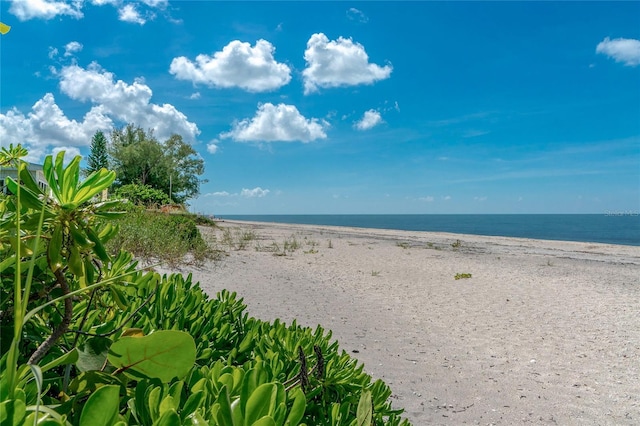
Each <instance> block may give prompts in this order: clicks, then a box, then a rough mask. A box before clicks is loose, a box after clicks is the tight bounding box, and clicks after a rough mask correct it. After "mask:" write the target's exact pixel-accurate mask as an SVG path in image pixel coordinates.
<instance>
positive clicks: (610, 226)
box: [222, 213, 640, 246]
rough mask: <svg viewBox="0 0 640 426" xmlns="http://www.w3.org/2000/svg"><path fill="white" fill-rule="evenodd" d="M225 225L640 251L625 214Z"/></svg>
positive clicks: (633, 217) (312, 218)
mask: <svg viewBox="0 0 640 426" xmlns="http://www.w3.org/2000/svg"><path fill="white" fill-rule="evenodd" d="M222 219H230V220H234V219H235V220H246V221H253V222H278V223H297V224H307V225H331V226H353V227H359V228H378V229H399V230H404V231H432V232H452V233H457V234H475V235H495V236H503V237H522V238H535V239H540V240H562V241H582V242H598V243H608V244H623V245H632V246H640V216H639V215H638V214H637V213H624V214H619V215H618V214H579V215H574V214H535V215H527V214H505V215H502V214H483V215H465V214H455V215H441V214H433V215H431V214H426V215H229V216H224V217H222Z"/></svg>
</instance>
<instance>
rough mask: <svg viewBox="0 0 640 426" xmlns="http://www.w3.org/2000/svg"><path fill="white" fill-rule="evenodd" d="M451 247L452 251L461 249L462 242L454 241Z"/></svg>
mask: <svg viewBox="0 0 640 426" xmlns="http://www.w3.org/2000/svg"><path fill="white" fill-rule="evenodd" d="M451 247H453V248H454V249H459V248H460V247H462V241H460V240H455V241H454V242H453V243H451Z"/></svg>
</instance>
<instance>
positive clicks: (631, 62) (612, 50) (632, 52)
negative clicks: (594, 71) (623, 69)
mask: <svg viewBox="0 0 640 426" xmlns="http://www.w3.org/2000/svg"><path fill="white" fill-rule="evenodd" d="M596 53H601V54H604V55H607V56H608V57H610V58H613V59H615V61H616V62H623V63H624V64H625V65H626V66H629V67H635V66H638V65H640V40H636V39H633V38H615V39H613V40H611V39H610V38H609V37H606V38H605V39H604V40H602V41H601V42H600V43H598V46H596Z"/></svg>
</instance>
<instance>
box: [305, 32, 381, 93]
mask: <svg viewBox="0 0 640 426" xmlns="http://www.w3.org/2000/svg"><path fill="white" fill-rule="evenodd" d="M304 59H305V61H306V62H307V67H306V68H305V69H304V71H302V76H303V79H304V93H305V94H309V93H312V92H315V91H317V90H318V88H329V87H341V86H355V85H359V84H373V83H374V82H376V81H378V80H384V79H386V78H389V76H390V75H391V71H392V70H393V67H392V66H391V65H385V66H383V67H381V66H379V65H376V64H371V63H369V56H368V55H367V53H366V51H365V50H364V46H362V45H361V44H360V43H354V42H353V40H351V39H350V38H348V39H346V38H343V37H339V38H338V40H331V41H329V39H328V38H327V36H326V35H324V34H323V33H317V34H313V35H312V36H311V38H310V39H309V41H308V42H307V50H305V52H304Z"/></svg>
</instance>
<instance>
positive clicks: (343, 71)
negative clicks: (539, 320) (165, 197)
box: [0, 0, 640, 216]
mask: <svg viewBox="0 0 640 426" xmlns="http://www.w3.org/2000/svg"><path fill="white" fill-rule="evenodd" d="M0 12H1V18H0V20H1V21H2V22H4V23H5V24H8V25H10V26H11V31H10V32H9V33H8V34H6V35H3V36H1V37H0V43H1V45H0V46H1V47H0V49H1V51H0V55H1V67H0V69H1V77H0V78H1V90H2V92H1V94H0V96H1V97H0V99H1V105H0V143H1V144H2V145H3V146H4V145H8V144H9V143H17V142H21V143H23V144H24V145H26V146H28V148H29V149H30V152H31V157H30V159H31V160H33V161H41V160H42V158H43V157H44V155H47V154H50V153H52V152H56V151H58V150H62V149H64V150H67V151H68V152H71V153H75V154H81V155H87V154H88V152H89V149H88V147H89V144H90V140H91V136H92V135H93V134H94V133H95V131H97V130H103V131H107V132H108V131H109V130H110V129H112V128H113V127H114V126H118V127H120V126H122V125H124V124H125V123H128V122H133V123H135V124H137V125H140V126H142V127H144V128H153V129H154V131H155V134H156V135H157V136H158V137H159V138H160V139H164V138H167V137H168V136H169V135H170V134H171V133H179V134H181V135H182V136H183V137H184V139H185V140H187V141H189V142H191V143H192V144H193V146H194V148H195V149H196V150H197V151H198V153H199V155H201V157H202V158H203V159H204V161H205V169H206V172H205V176H203V177H204V178H206V179H208V182H207V183H205V184H203V185H202V187H201V195H200V196H199V197H198V198H197V199H194V200H191V201H190V204H191V207H190V208H191V210H193V211H197V212H202V213H208V214H215V215H222V216H224V215H230V214H305V213H311V214H314V213H315V214H323V213H326V214H344V213H355V214H359V213H397V214H401V213H603V212H612V211H638V210H640V18H639V17H640V3H639V2H603V3H599V2H585V3H579V2H529V3H520V2H492V3H489V2H470V3H467V2H407V3H400V2H347V1H340V2H338V1H335V2H282V3H280V2H213V1H195V2H187V1H167V0H144V1H139V2H124V1H122V0H85V1H72V2H63V1H57V0H56V1H54V0H28V1H27V0H19V1H3V2H1V3H0Z"/></svg>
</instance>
